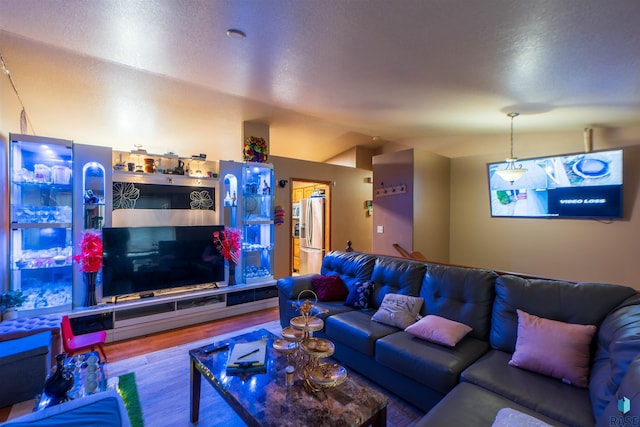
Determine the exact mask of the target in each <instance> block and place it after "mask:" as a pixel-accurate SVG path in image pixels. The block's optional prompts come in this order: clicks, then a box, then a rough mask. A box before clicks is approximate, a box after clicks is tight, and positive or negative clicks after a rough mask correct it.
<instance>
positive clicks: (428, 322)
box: [405, 314, 471, 347]
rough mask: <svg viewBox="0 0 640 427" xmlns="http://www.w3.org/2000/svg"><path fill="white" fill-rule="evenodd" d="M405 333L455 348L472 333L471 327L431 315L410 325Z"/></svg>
mask: <svg viewBox="0 0 640 427" xmlns="http://www.w3.org/2000/svg"><path fill="white" fill-rule="evenodd" d="M405 332H407V333H409V334H411V335H413V336H416V337H418V338H422V339H423V340H427V341H431V342H434V343H436V344H442V345H446V346H449V347H455V345H456V344H458V342H460V340H461V339H462V338H464V336H465V335H467V334H468V333H469V332H471V327H470V326H467V325H465V324H464V323H460V322H456V321H454V320H449V319H445V318H444V317H440V316H436V315H434V314H430V315H428V316H425V317H423V318H422V319H420V320H418V321H417V322H416V323H414V324H413V325H409V326H408V327H407V328H405Z"/></svg>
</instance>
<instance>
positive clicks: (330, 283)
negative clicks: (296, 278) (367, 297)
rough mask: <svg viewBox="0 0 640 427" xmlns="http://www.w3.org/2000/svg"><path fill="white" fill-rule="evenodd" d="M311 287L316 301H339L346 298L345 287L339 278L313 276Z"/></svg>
mask: <svg viewBox="0 0 640 427" xmlns="http://www.w3.org/2000/svg"><path fill="white" fill-rule="evenodd" d="M311 285H312V286H313V290H314V291H315V292H316V295H318V301H341V300H343V299H345V298H346V297H347V293H348V291H347V287H346V286H345V285H344V282H343V281H342V279H341V278H340V276H315V277H313V278H312V279H311Z"/></svg>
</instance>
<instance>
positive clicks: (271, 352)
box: [189, 329, 388, 426]
mask: <svg viewBox="0 0 640 427" xmlns="http://www.w3.org/2000/svg"><path fill="white" fill-rule="evenodd" d="M278 338H279V337H277V336H275V335H273V334H272V333H271V332H269V331H267V330H266V329H260V330H257V331H253V332H250V333H247V334H244V335H239V336H237V337H232V338H229V339H227V340H221V341H217V342H214V343H212V344H210V345H207V346H203V347H200V348H196V349H193V350H190V351H189V355H190V357H191V360H192V362H193V363H194V364H195V367H196V369H197V370H198V371H200V372H201V373H202V375H203V377H204V378H205V379H206V380H207V381H208V382H209V383H210V384H211V385H213V387H215V389H216V390H217V391H218V392H219V393H220V395H221V396H222V397H223V398H224V399H225V400H226V401H227V403H229V405H230V406H231V407H232V408H233V409H234V411H236V413H238V415H239V416H240V417H241V418H242V419H243V420H244V421H245V422H247V423H248V424H250V425H278V426H296V425H332V424H336V421H337V420H339V424H340V425H345V426H360V425H362V424H363V423H364V422H365V421H366V420H368V419H369V418H371V417H372V416H374V415H375V414H377V413H378V412H379V411H381V410H382V409H384V408H385V407H386V405H387V402H388V399H387V397H386V396H385V395H384V394H382V393H380V392H378V391H377V390H375V389H373V388H371V387H369V386H367V385H366V384H363V383H362V382H360V381H358V380H356V379H355V378H352V377H350V376H348V377H347V380H346V381H345V382H344V383H342V384H341V385H339V386H338V387H334V388H327V389H324V390H322V391H320V392H317V393H315V394H311V393H309V392H307V391H306V389H305V388H304V385H303V382H302V380H301V379H300V378H296V379H295V381H294V384H293V385H292V386H287V385H286V377H285V368H286V367H287V365H288V363H287V358H286V355H284V354H281V353H279V352H277V351H276V350H275V349H274V348H273V342H274V341H275V340H277V339H278ZM261 339H266V340H267V358H266V362H265V367H266V372H265V371H262V372H255V373H254V372H246V373H239V374H236V373H234V374H231V373H228V372H227V359H228V357H229V353H230V351H231V350H232V347H233V345H234V344H235V343H236V342H252V341H258V340H261ZM203 391H204V389H203Z"/></svg>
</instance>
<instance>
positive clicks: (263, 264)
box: [241, 162, 274, 283]
mask: <svg viewBox="0 0 640 427" xmlns="http://www.w3.org/2000/svg"><path fill="white" fill-rule="evenodd" d="M242 176H243V180H242V182H243V185H242V213H241V215H242V281H243V282H244V283H251V282H255V281H260V280H266V279H272V278H273V264H272V259H273V232H274V230H273V226H274V209H273V202H274V194H273V193H274V191H273V180H274V177H273V166H272V165H271V164H265V163H250V162H247V163H245V164H244V167H243V173H242Z"/></svg>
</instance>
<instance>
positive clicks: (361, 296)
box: [344, 280, 373, 308]
mask: <svg viewBox="0 0 640 427" xmlns="http://www.w3.org/2000/svg"><path fill="white" fill-rule="evenodd" d="M372 291H373V282H370V281H368V280H366V281H364V282H356V283H354V285H353V288H351V291H349V295H347V300H346V301H345V302H344V305H346V306H349V307H355V308H369V303H370V299H371V292H372Z"/></svg>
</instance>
